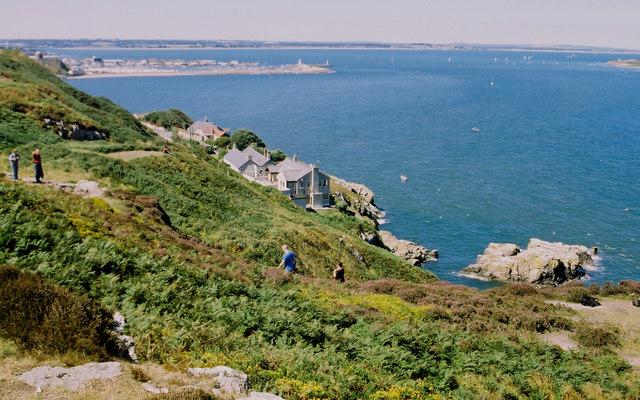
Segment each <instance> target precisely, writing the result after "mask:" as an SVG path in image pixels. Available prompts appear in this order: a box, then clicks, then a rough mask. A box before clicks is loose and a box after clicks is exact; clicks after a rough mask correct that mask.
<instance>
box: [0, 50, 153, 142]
mask: <svg viewBox="0 0 640 400" xmlns="http://www.w3.org/2000/svg"><path fill="white" fill-rule="evenodd" d="M45 119H49V120H51V121H54V122H63V123H64V124H66V125H67V126H71V125H78V126H79V127H80V128H82V129H88V130H97V131H100V132H103V133H105V134H106V135H108V136H109V138H110V140H111V141H112V142H120V143H125V142H126V143H130V144H135V143H136V142H139V141H142V140H145V141H147V140H150V139H151V137H150V135H149V134H148V133H147V131H146V130H145V129H144V127H143V126H142V125H141V124H140V123H139V122H138V121H137V120H136V119H135V118H134V117H133V116H132V115H131V114H129V113H128V112H127V111H126V110H123V109H122V108H120V107H118V106H117V105H115V104H114V103H112V102H111V101H109V100H107V99H105V98H102V97H92V96H89V95H87V94H85V93H83V92H81V91H79V90H77V89H75V88H73V87H72V86H70V85H68V84H67V83H65V82H64V81H62V80H61V79H60V78H58V77H56V76H55V75H53V74H52V73H51V72H50V71H49V70H48V69H47V68H45V67H44V66H42V65H40V64H38V63H36V62H35V61H32V60H30V59H29V58H28V57H27V56H25V55H23V54H21V53H19V52H17V51H7V50H4V51H0V146H2V147H3V148H9V147H11V146H19V145H26V144H28V143H32V142H36V143H45V144H46V143H55V142H56V141H58V140H59V139H60V137H59V136H58V135H57V133H56V132H54V131H53V130H52V129H48V128H46V124H45Z"/></svg>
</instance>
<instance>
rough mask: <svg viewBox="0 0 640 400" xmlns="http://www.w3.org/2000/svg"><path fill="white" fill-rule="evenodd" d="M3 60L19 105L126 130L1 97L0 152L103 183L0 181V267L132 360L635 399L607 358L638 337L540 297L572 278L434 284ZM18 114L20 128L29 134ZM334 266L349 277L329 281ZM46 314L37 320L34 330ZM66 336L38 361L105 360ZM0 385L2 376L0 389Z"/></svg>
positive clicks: (301, 381) (350, 235)
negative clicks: (93, 134) (21, 153)
mask: <svg viewBox="0 0 640 400" xmlns="http://www.w3.org/2000/svg"><path fill="white" fill-rule="evenodd" d="M2 57H3V58H1V59H2V60H5V61H3V62H4V63H9V64H11V65H12V66H11V68H7V67H6V66H5V67H2V69H0V73H1V74H2V76H3V77H4V79H3V80H0V84H1V85H2V86H0V87H2V88H3V90H4V88H5V87H15V88H20V89H19V90H27V91H32V92H33V93H34V96H35V97H33V98H32V99H31V100H30V101H29V103H33V104H56V107H62V105H64V106H65V107H69V108H70V109H71V113H70V116H69V117H68V118H72V117H71V116H72V115H75V114H77V115H80V116H82V117H83V118H84V117H86V118H91V119H92V120H95V121H96V122H98V123H101V124H103V125H102V126H103V127H105V126H106V125H107V123H106V122H104V121H111V122H109V123H110V124H112V125H110V126H114V127H117V126H122V127H126V129H125V128H122V130H118V129H114V130H113V131H112V132H111V139H110V140H109V141H98V142H72V141H66V140H61V139H59V138H57V137H56V136H55V135H53V134H51V133H48V132H47V131H46V130H45V129H43V128H42V127H41V126H39V125H38V120H39V119H38V118H40V117H42V116H43V115H40V116H38V117H35V116H34V115H36V114H34V113H33V111H32V110H31V109H20V108H18V109H16V108H15V107H14V106H13V105H11V104H13V103H10V102H3V100H0V127H4V128H5V129H4V130H2V131H1V132H3V133H2V134H3V135H4V136H3V137H2V141H1V142H0V146H1V147H2V148H3V149H6V148H8V147H9V145H11V144H13V143H18V144H22V145H23V147H24V148H25V149H26V148H27V146H28V145H29V146H30V145H31V144H33V143H34V141H35V142H38V143H43V142H45V141H46V142H48V144H46V145H45V146H44V147H43V161H44V165H45V175H46V176H48V177H55V178H56V179H57V180H61V179H65V180H68V181H75V180H78V179H82V178H90V179H95V180H97V181H99V182H100V183H101V184H102V185H103V186H104V187H106V188H108V190H109V192H108V193H107V194H106V195H105V196H104V197H102V198H95V199H83V198H80V197H78V196H76V195H74V194H71V193H67V192H63V191H60V190H57V189H55V188H53V187H50V186H40V185H34V184H28V183H24V182H17V183H14V182H9V181H8V180H6V179H0V266H2V265H6V266H8V267H4V269H3V270H5V271H12V269H11V268H12V267H16V268H18V269H19V270H20V271H23V272H26V273H30V274H35V275H36V276H38V277H42V278H44V279H46V280H47V282H49V283H53V284H55V285H59V286H60V287H62V288H63V289H59V290H63V291H64V290H66V291H64V293H65V294H63V295H61V296H62V297H64V298H74V297H73V296H81V297H82V298H85V297H84V296H86V298H88V300H87V301H90V302H89V303H87V304H92V307H93V304H97V305H99V307H100V309H106V310H109V311H113V310H119V311H121V312H122V313H123V314H124V315H125V317H126V318H127V321H128V325H127V333H128V334H131V335H132V336H133V337H134V338H135V340H136V343H137V345H136V350H137V353H138V355H139V357H140V358H141V361H142V362H143V363H150V362H151V363H160V364H163V365H164V366H165V367H167V368H169V369H181V370H183V369H185V368H186V367H193V366H213V365H220V364H224V365H228V366H231V367H235V368H239V369H241V370H243V371H245V372H247V373H248V374H249V375H250V376H251V379H252V385H253V387H254V388H256V389H262V390H266V391H271V392H277V393H279V394H281V395H283V397H285V398H287V399H294V400H295V399H300V400H307V399H324V398H328V399H363V398H365V399H366V398H369V399H377V400H382V399H389V400H391V399H437V398H455V399H475V398H485V399H494V398H505V399H526V398H535V399H551V398H558V399H582V398H585V399H630V398H637V397H638V396H640V383H639V382H640V379H638V378H640V376H639V374H638V372H637V370H634V369H633V368H631V366H630V365H629V364H627V363H626V362H625V361H624V360H623V359H621V358H620V357H619V356H618V355H617V352H618V346H628V347H629V348H632V347H633V346H637V345H638V343H636V342H631V339H629V338H627V337H625V336H624V335H623V334H622V333H621V331H619V330H617V329H616V328H614V327H611V326H608V325H603V326H598V327H597V329H599V330H598V331H597V332H596V331H595V330H593V329H595V328H594V327H593V326H592V325H589V324H586V323H585V322H581V321H580V320H579V318H578V315H577V314H576V313H575V312H572V311H571V310H569V309H566V308H564V307H561V306H556V305H553V304H549V303H548V301H549V300H550V299H554V298H565V299H570V298H576V294H577V293H581V291H585V290H586V289H585V288H582V287H581V286H567V287H565V288H563V289H562V291H542V290H538V289H536V288H532V287H528V286H505V287H503V288H500V289H494V290H491V291H487V292H480V291H477V290H474V289H470V288H466V287H462V286H455V285H449V284H446V283H442V282H435V281H434V277H433V275H432V274H430V273H429V272H428V271H426V270H423V269H420V268H416V267H413V266H411V265H409V264H408V263H406V262H405V261H404V260H401V259H399V258H397V257H395V256H394V255H392V254H391V253H389V252H386V251H384V250H382V249H379V248H376V247H373V246H371V245H368V244H366V243H364V242H363V241H362V240H361V239H360V238H359V235H360V232H361V231H367V230H371V229H373V226H372V225H371V224H370V223H367V222H364V221H360V220H357V219H355V218H353V217H349V216H347V215H344V214H342V213H340V212H338V211H329V212H325V213H317V214H316V213H309V212H306V211H304V210H301V209H299V208H296V207H294V206H293V205H292V204H291V202H290V201H288V200H287V199H286V198H285V197H284V196H282V195H281V194H279V193H278V192H277V191H276V190H272V189H267V188H264V187H262V186H259V185H257V184H253V183H250V182H248V181H247V180H246V179H244V178H242V177H241V176H239V175H238V174H236V173H235V172H233V171H231V170H230V169H229V168H227V167H226V166H225V165H223V164H222V163H221V162H220V161H218V160H217V159H216V158H214V157H212V156H210V155H208V154H206V153H205V152H204V149H202V148H201V147H200V146H196V145H190V144H187V143H181V142H179V143H175V144H173V145H172V150H173V155H172V156H164V157H163V156H157V155H156V154H155V153H151V152H145V150H153V149H157V148H158V145H159V142H158V141H157V140H155V139H153V140H148V141H145V133H144V131H143V130H138V125H137V123H136V122H135V121H133V122H132V120H131V117H130V116H129V115H128V114H127V113H126V112H125V111H124V110H121V109H119V108H117V106H115V105H113V104H112V103H108V104H110V107H113V108H114V109H115V112H114V113H113V114H109V115H106V114H104V115H103V114H102V111H103V109H101V108H95V107H93V106H91V105H90V104H91V100H87V101H86V102H85V101H83V100H82V99H85V98H86V99H93V98H91V97H90V96H87V95H84V94H82V93H80V92H77V91H76V90H74V89H71V88H70V87H69V86H67V85H66V84H64V83H63V82H61V81H59V80H57V78H54V77H52V76H51V75H49V74H48V73H47V72H46V71H45V70H43V69H41V68H40V67H39V66H34V65H33V63H31V62H30V61H29V60H27V59H24V58H23V57H22V56H19V55H17V54H15V53H6V52H5V53H2ZM3 65H5V64H3ZM11 71H14V72H11ZM15 71H17V72H15ZM19 71H22V72H19ZM9 72H11V73H15V78H8V76H9V75H8V74H9ZM14 79H15V80H16V81H15V82H14V81H13V80H14ZM23 81H24V82H23ZM38 82H41V83H42V87H40V85H41V84H40V83H38ZM12 90H13V89H12ZM16 90H17V89H16ZM67 91H68V92H67ZM50 92H53V93H55V94H54V95H51V96H49V94H47V93H50ZM16 101H17V100H16ZM105 102H106V100H105ZM36 108H37V107H36ZM43 110H44V109H40V111H38V112H44V111H43ZM3 115H10V116H11V118H10V119H8V120H7V119H5V118H4V117H2V116H3ZM120 116H122V118H120ZM73 118H76V117H73ZM78 118H79V117H78ZM101 118H102V119H101ZM7 121H8V122H7ZM15 121H19V123H20V124H25V126H27V125H29V124H30V125H29V126H32V127H33V129H34V130H33V135H31V136H29V135H25V134H24V131H23V130H21V129H16V126H17V125H13V124H14V122H15ZM7 127H10V129H6V128H7ZM123 150H135V151H136V152H137V153H136V157H138V158H133V157H131V154H130V153H128V154H127V157H124V156H123V154H121V151H123ZM2 156H3V157H4V156H5V155H4V153H3V155H2ZM124 159H126V160H128V161H124ZM282 243H287V244H289V245H290V247H291V248H293V250H295V251H296V253H297V254H298V257H299V267H300V271H299V273H298V274H295V275H294V276H293V277H289V276H286V275H284V274H283V273H282V272H281V271H280V270H278V269H276V268H275V266H276V265H277V263H278V262H279V256H280V250H279V248H280V245H281V244H282ZM338 261H341V262H342V263H343V264H344V265H345V270H346V276H347V284H346V285H340V284H336V283H335V282H333V281H332V279H331V278H330V274H331V270H332V269H333V267H334V266H335V264H336V263H337V262H338ZM36 281H37V279H36ZM0 286H1V285H0ZM55 287H56V288H58V286H55ZM631 287H632V288H633V286H631ZM51 290H53V289H51ZM56 290H58V289H56ZM631 290H635V289H629V287H627V286H624V287H623V288H620V290H619V291H618V292H616V295H617V296H619V297H621V298H628V296H629V293H630V291H631ZM67 291H68V292H69V293H70V294H69V293H67ZM12 292H14V291H13V290H12V289H7V290H4V292H2V293H5V294H7V293H12ZM20 293H22V292H17V291H15V298H13V299H12V301H13V302H14V303H13V304H16V308H18V309H28V307H27V306H25V307H23V308H20V307H22V306H21V305H22V304H26V305H28V304H30V302H31V299H30V298H29V296H27V295H24V296H21V295H20ZM61 293H62V292H61ZM607 293H609V292H607ZM96 307H97V306H96ZM5 311H6V310H5ZM76 314H78V315H82V313H76ZM20 315H21V316H22V317H23V318H28V317H29V315H30V314H29V313H28V312H25V313H22V314H20ZM69 315H70V318H74V317H73V314H69ZM11 321H12V322H11V324H12V325H11V326H8V325H7V321H6V320H5V319H2V320H0V337H1V338H0V370H4V369H5V368H6V369H7V370H11V371H14V370H15V368H16V367H15V365H22V364H20V363H18V362H16V358H19V357H25V358H29V357H34V356H33V353H32V352H33V351H34V350H33V349H31V348H30V347H29V346H24V345H23V343H32V342H33V341H32V340H30V338H29V337H24V335H28V334H29V332H30V331H27V333H25V330H21V331H20V330H16V329H13V328H12V326H28V324H27V323H25V324H23V325H21V322H20V316H17V317H16V316H14V318H13V319H12V320H11ZM76 322H77V321H76ZM31 323H33V321H31ZM50 325H51V324H49V326H48V327H47V326H45V327H43V328H42V329H38V330H33V332H34V334H35V333H36V332H37V333H38V335H40V336H39V337H42V336H43V335H45V337H46V332H47V331H46V329H53V328H54V327H51V326H50ZM70 326H82V324H77V323H76V324H73V323H72V324H70ZM589 329H592V331H589ZM556 331H562V332H567V333H568V334H569V335H573V334H574V333H580V332H595V333H594V334H593V335H594V336H597V337H599V338H601V339H602V340H599V341H590V340H589V338H590V337H591V336H589V335H587V337H586V338H585V337H584V336H585V335H578V336H577V337H580V340H579V342H580V343H581V345H580V347H579V348H578V349H577V350H575V351H571V352H568V351H562V350H561V349H560V348H558V347H556V346H553V345H550V344H547V343H545V342H543V341H542V340H541V339H540V336H539V335H540V334H541V333H544V332H556ZM16 332H22V333H19V334H18V333H16ZM93 334H94V333H91V332H84V331H81V330H80V329H78V335H87V336H89V337H93V336H92V335H93ZM596 334H597V335H596ZM19 335H23V337H19ZM76 336H77V335H76ZM55 337H56V340H61V341H64V340H65V339H64V337H65V336H64V335H56V336H55ZM633 340H636V339H633ZM94 342H95V341H94ZM94 342H91V343H94ZM7 343H8V344H7ZM74 343H75V342H73V343H70V344H69V343H67V344H64V345H59V346H51V347H50V348H51V349H52V350H49V351H50V352H51V353H52V354H45V356H46V357H49V356H53V355H55V354H53V353H56V352H59V353H61V354H62V356H64V355H65V354H66V353H69V352H71V353H73V357H72V358H71V361H68V362H80V361H81V359H82V357H84V359H85V360H86V359H97V358H100V357H102V355H99V356H98V355H96V354H95V353H96V352H95V351H93V352H92V351H86V350H85V348H83V347H81V346H76V345H74ZM14 345H15V346H18V347H15V348H14V347H13V346H14ZM3 348H11V349H12V350H11V351H7V352H3V350H2V349H3ZM16 348H17V349H19V350H16ZM36 348H37V346H36ZM41 351H42V350H41ZM98 353H99V352H98ZM5 354H6V355H5ZM78 354H80V355H78ZM56 356H57V355H56ZM46 357H45V358H46ZM73 360H76V361H73ZM5 385H6V386H5ZM11 385H13V383H11V382H9V381H4V380H2V379H0V393H2V392H3V390H11V389H12V387H11ZM7 388H8V389H7Z"/></svg>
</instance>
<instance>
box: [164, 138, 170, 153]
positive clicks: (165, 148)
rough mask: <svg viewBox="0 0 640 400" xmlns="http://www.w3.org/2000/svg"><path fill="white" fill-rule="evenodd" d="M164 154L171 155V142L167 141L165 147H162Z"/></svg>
mask: <svg viewBox="0 0 640 400" xmlns="http://www.w3.org/2000/svg"><path fill="white" fill-rule="evenodd" d="M162 154H167V155H171V150H170V149H169V142H167V141H165V142H164V146H163V147H162Z"/></svg>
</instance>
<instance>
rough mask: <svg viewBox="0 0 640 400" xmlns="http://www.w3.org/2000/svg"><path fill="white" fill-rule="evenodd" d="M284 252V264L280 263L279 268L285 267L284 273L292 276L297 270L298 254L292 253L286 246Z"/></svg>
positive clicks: (284, 245)
mask: <svg viewBox="0 0 640 400" xmlns="http://www.w3.org/2000/svg"><path fill="white" fill-rule="evenodd" d="M282 251H283V252H284V254H283V255H282V262H280V265H279V266H278V268H282V266H284V272H287V273H290V274H291V273H293V272H295V270H296V254H295V253H294V252H293V251H290V250H289V247H288V246H287V245H286V244H283V245H282Z"/></svg>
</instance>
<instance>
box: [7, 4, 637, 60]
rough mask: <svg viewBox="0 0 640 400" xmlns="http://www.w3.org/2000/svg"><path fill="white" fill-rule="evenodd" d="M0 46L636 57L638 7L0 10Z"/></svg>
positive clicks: (55, 6)
mask: <svg viewBox="0 0 640 400" xmlns="http://www.w3.org/2000/svg"><path fill="white" fill-rule="evenodd" d="M0 38H3V39H11V38H13V39H16V38H21V39H42V38H52V39H60V38H63V39H66V38H120V39H201V40H202V39H243V40H267V41H268V40H273V41H280V40H287V41H379V42H429V43H485V44H538V45H560V44H570V45H591V46H611V47H621V48H629V49H640V0H394V1H387V0H320V1H308V0H307V1H305V0H169V1H168V0H81V1H79V0H0Z"/></svg>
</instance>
